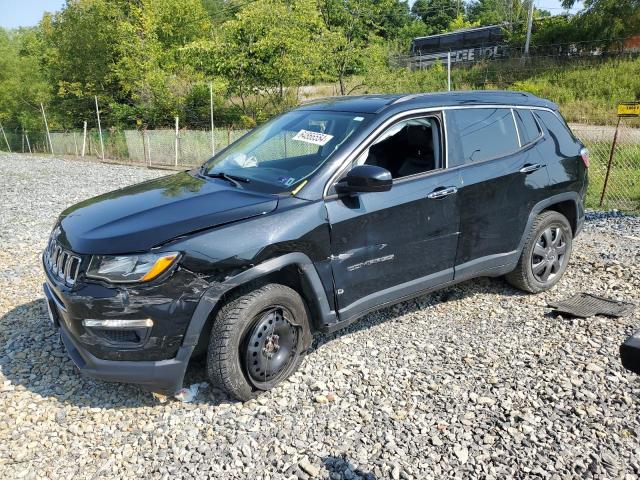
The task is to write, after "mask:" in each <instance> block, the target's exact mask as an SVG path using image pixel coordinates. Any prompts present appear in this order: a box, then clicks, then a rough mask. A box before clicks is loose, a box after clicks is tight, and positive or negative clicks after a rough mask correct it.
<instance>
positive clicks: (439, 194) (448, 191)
mask: <svg viewBox="0 0 640 480" xmlns="http://www.w3.org/2000/svg"><path fill="white" fill-rule="evenodd" d="M457 192H458V189H457V188H456V187H447V188H441V189H439V190H434V191H433V192H431V193H430V194H429V195H427V198H432V199H433V198H443V197H446V196H447V195H453V194H454V193H457Z"/></svg>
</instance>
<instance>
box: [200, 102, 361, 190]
mask: <svg viewBox="0 0 640 480" xmlns="http://www.w3.org/2000/svg"><path fill="white" fill-rule="evenodd" d="M366 118H367V115H366V114H361V113H358V114H356V113H348V112H328V111H305V110H294V111H292V112H289V113H285V114H284V115H281V116H279V117H276V118H274V119H273V120H271V121H269V122H267V123H265V124H264V125H262V126H260V127H258V128H256V129H255V130H253V131H251V132H249V133H248V134H247V135H245V136H244V137H243V138H241V139H240V140H238V141H237V142H235V143H233V144H232V145H231V146H229V148H227V149H226V150H223V151H222V152H220V153H219V154H218V155H216V156H215V157H213V158H212V159H211V160H209V161H208V162H206V163H205V164H204V166H203V170H202V172H203V173H204V174H205V175H216V174H220V173H224V174H225V175H228V176H233V177H237V178H242V179H244V180H245V181H246V180H249V181H256V182H262V183H267V184H270V185H273V186H276V187H278V188H281V189H283V190H291V189H293V188H294V187H296V186H297V185H300V182H302V181H303V180H305V179H306V178H307V177H309V176H310V175H311V174H312V173H313V172H315V171H316V170H317V169H318V168H320V166H322V164H323V163H324V162H325V161H326V160H327V159H328V158H329V157H330V156H331V154H332V153H333V152H335V151H336V150H337V149H338V148H339V147H340V145H342V144H343V143H344V142H345V141H346V140H347V139H348V138H349V137H350V136H351V135H352V134H353V133H354V132H355V131H356V130H357V129H358V128H359V127H360V126H361V125H362V124H363V123H364V122H365V119H366Z"/></svg>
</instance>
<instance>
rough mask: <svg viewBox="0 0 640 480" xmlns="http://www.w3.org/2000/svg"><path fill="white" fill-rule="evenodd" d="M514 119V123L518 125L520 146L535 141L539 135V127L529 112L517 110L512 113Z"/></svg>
mask: <svg viewBox="0 0 640 480" xmlns="http://www.w3.org/2000/svg"><path fill="white" fill-rule="evenodd" d="M513 114H514V115H515V117H516V123H517V124H518V133H519V134H520V141H521V142H522V146H523V147H524V146H525V145H528V144H530V143H531V142H533V141H534V140H536V139H537V138H538V137H539V136H540V133H542V132H541V131H540V126H539V125H538V122H536V119H535V118H533V113H531V110H527V109H522V108H518V109H515V110H514V111H513Z"/></svg>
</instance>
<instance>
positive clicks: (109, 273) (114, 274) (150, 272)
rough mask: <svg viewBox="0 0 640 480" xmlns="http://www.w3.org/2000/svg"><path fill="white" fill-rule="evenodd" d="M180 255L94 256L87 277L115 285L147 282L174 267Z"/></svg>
mask: <svg viewBox="0 0 640 480" xmlns="http://www.w3.org/2000/svg"><path fill="white" fill-rule="evenodd" d="M178 255H179V253H178V252H163V253H143V254H140V255H113V256H112V255H94V256H93V257H92V258H91V263H90V264H89V269H88V270H87V277H90V278H99V279H101V280H106V281H108V282H113V283H130V282H147V281H149V280H153V279H154V278H156V277H157V276H158V275H160V274H161V273H162V272H164V271H166V270H167V269H168V268H169V267H170V266H171V265H173V263H174V262H175V261H176V259H177V258H178Z"/></svg>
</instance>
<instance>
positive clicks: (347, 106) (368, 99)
mask: <svg viewBox="0 0 640 480" xmlns="http://www.w3.org/2000/svg"><path fill="white" fill-rule="evenodd" d="M464 105H517V106H526V107H545V108H551V109H553V110H557V108H558V107H557V105H556V104H555V103H553V102H551V101H549V100H546V99H544V98H540V97H536V96H535V95H533V94H531V93H527V92H517V91H510V90H471V91H458V92H434V93H416V94H392V95H360V96H343V97H327V98H320V99H317V100H312V101H310V102H308V103H305V104H303V105H302V106H300V107H299V109H301V110H333V111H338V112H353V113H382V112H383V111H385V110H387V109H391V108H392V107H395V108H393V109H394V110H410V109H413V108H425V107H426V108H428V107H448V106H464ZM403 107H406V108H403Z"/></svg>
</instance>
